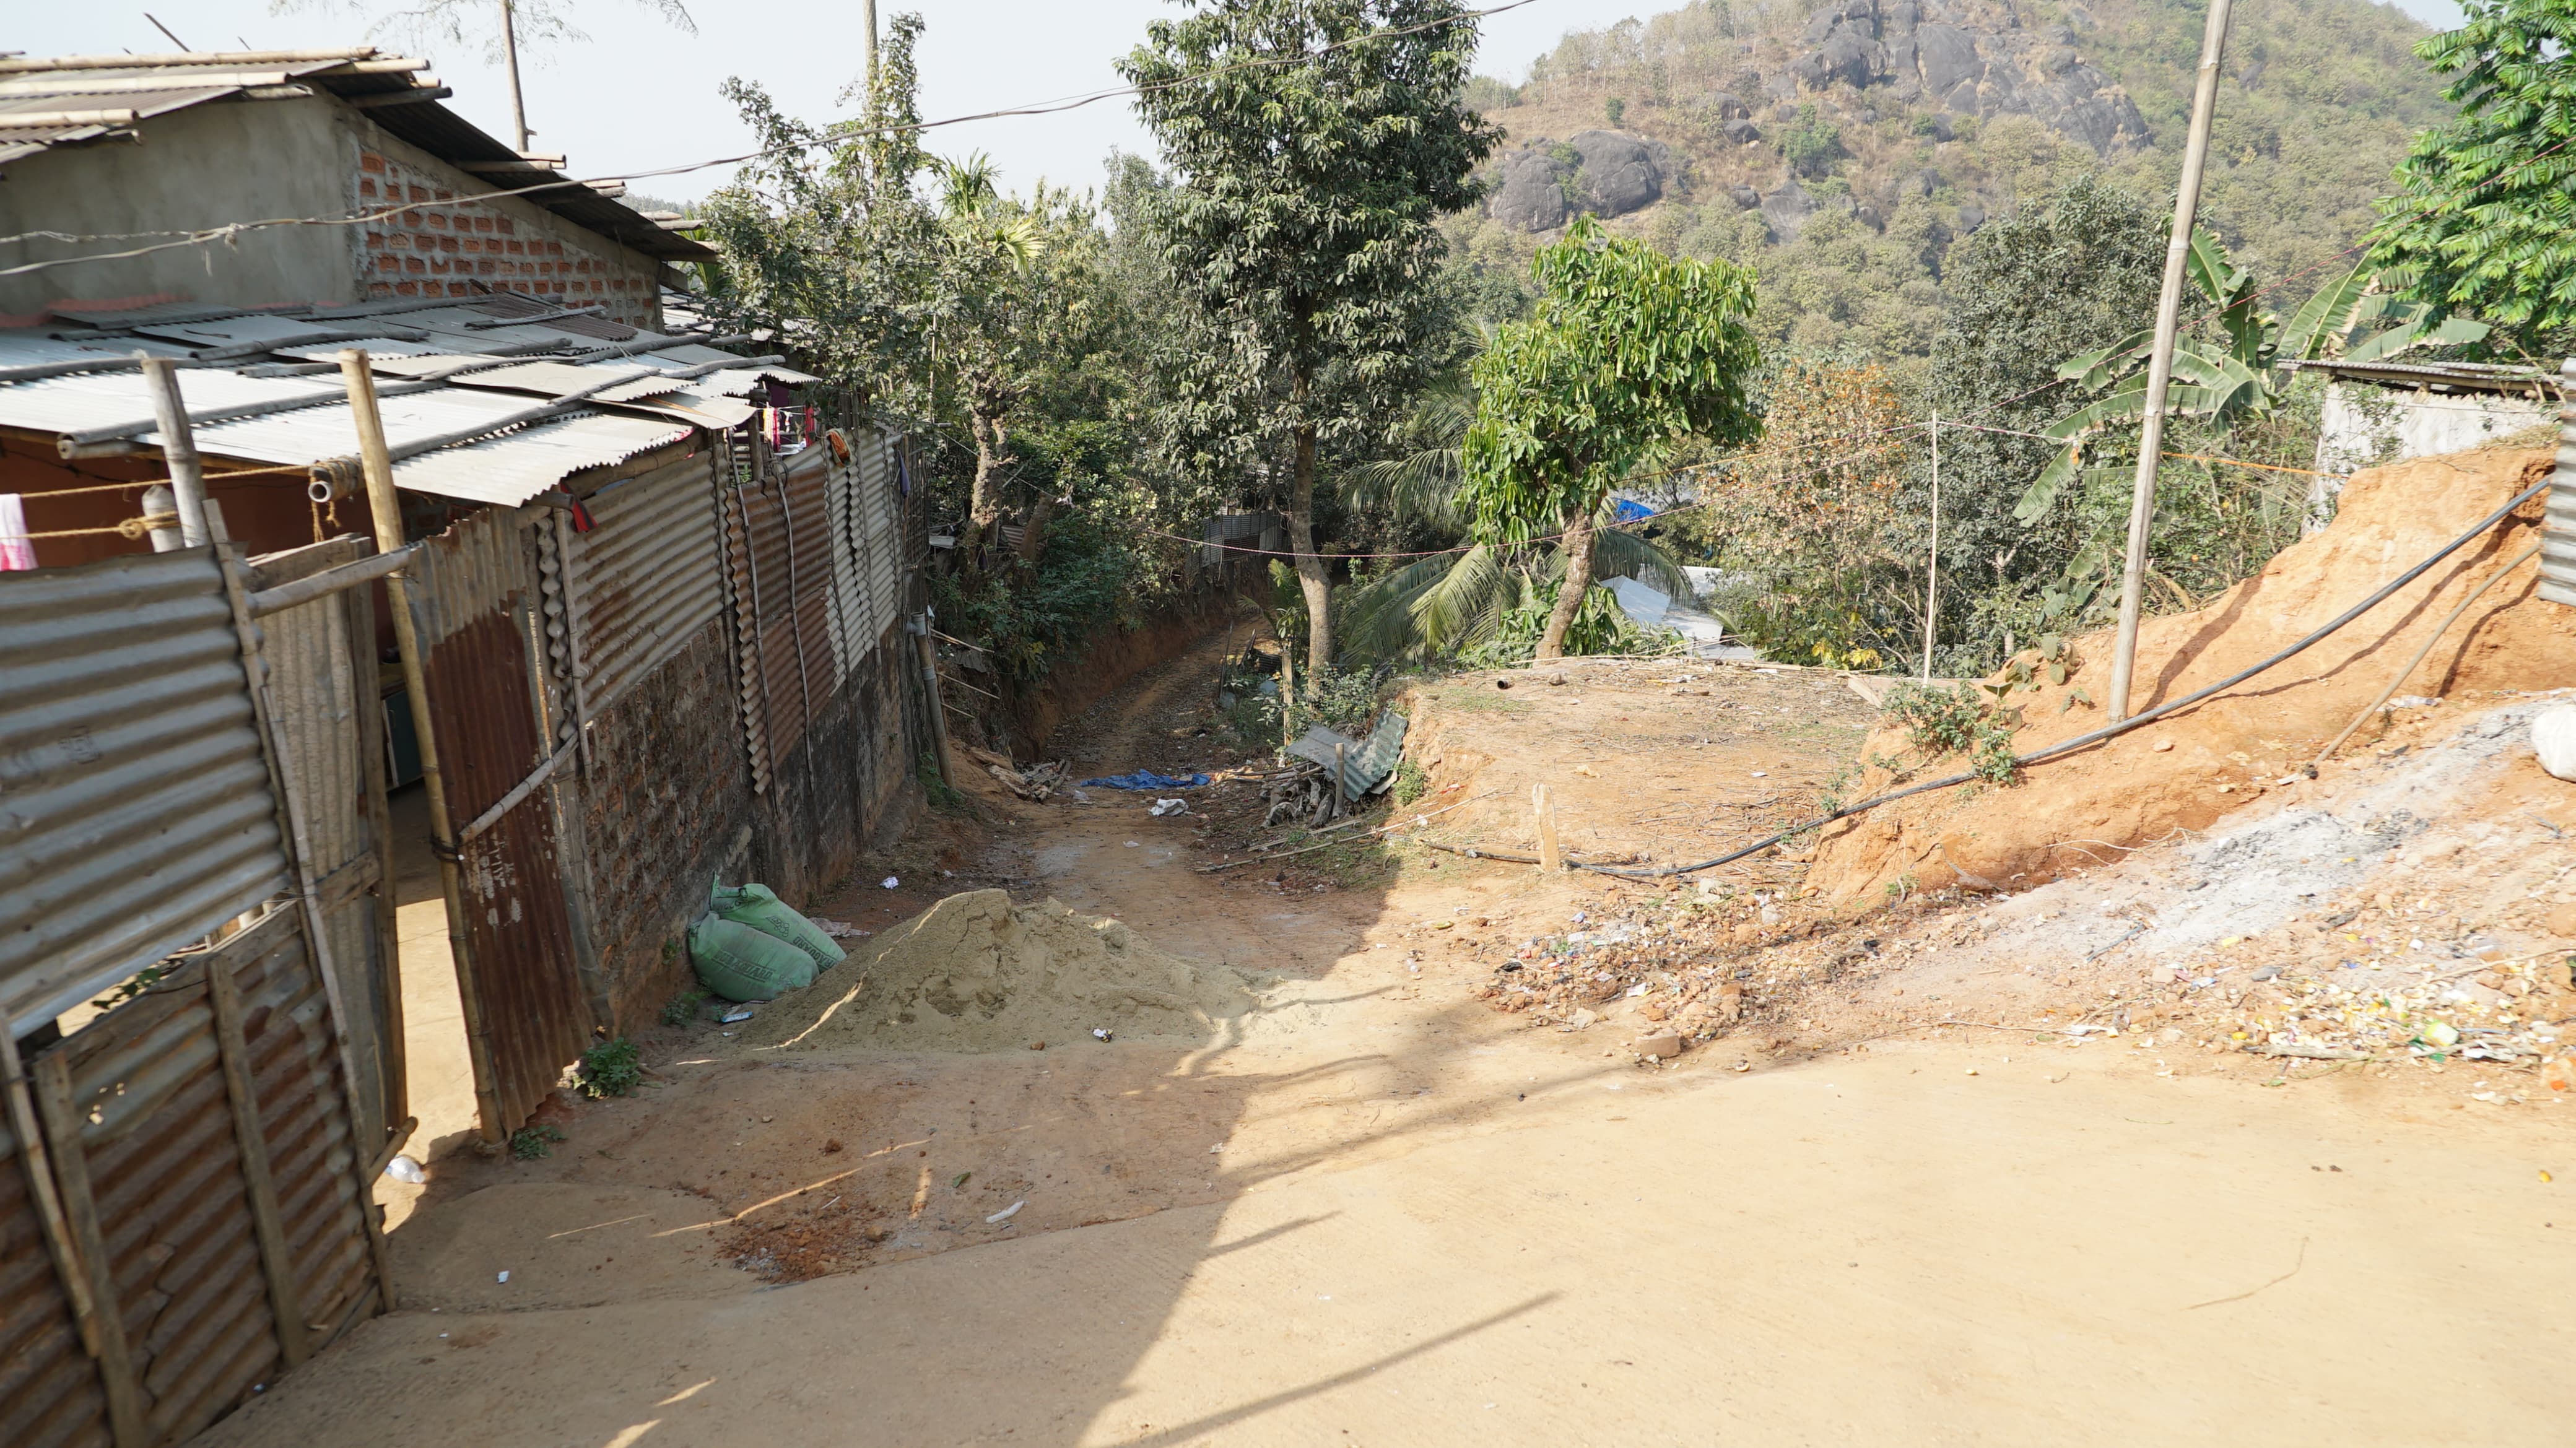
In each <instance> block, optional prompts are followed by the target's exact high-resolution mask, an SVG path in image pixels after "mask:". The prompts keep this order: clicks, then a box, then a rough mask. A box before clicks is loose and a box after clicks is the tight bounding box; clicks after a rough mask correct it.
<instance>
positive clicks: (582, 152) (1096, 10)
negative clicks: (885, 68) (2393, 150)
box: [0, 0, 2459, 198]
mask: <svg viewBox="0 0 2576 1448" xmlns="http://www.w3.org/2000/svg"><path fill="white" fill-rule="evenodd" d="M408 3H409V0H367V3H366V4H365V5H364V6H363V7H362V8H351V7H350V6H349V5H347V4H346V3H341V4H340V5H339V8H328V5H329V0H324V3H318V4H316V3H308V4H307V5H306V6H305V7H304V8H301V9H297V10H293V11H290V12H288V13H285V14H282V15H281V14H277V13H274V12H273V11H272V9H271V7H270V5H269V3H268V0H141V3H135V0H86V3H80V4H59V3H58V4H50V5H43V6H37V5H33V4H26V5H23V6H18V7H13V8H15V9H16V14H15V15H14V16H13V18H12V19H11V21H10V24H9V26H8V31H7V33H6V34H5V35H0V44H5V45H6V46H8V47H9V48H11V49H23V50H25V51H27V52H28V53H30V54H34V55H72V54H92V53H113V52H117V51H134V52H155V51H166V50H168V49H170V43H169V42H168V41H167V40H165V39H163V38H162V36H161V34H160V32H159V31H157V30H155V29H154V28H153V27H152V23H151V21H149V20H147V19H146V18H145V11H146V9H147V8H148V9H149V10H150V12H151V13H152V14H153V15H157V16H159V17H160V19H161V21H162V23H163V24H166V25H167V26H169V27H170V29H171V30H172V31H173V32H175V33H176V34H177V36H178V38H179V39H180V40H181V41H183V42H185V43H186V44H187V46H188V47H189V48H191V49H195V50H229V49H235V48H241V47H245V46H246V47H248V48H251V49H261V50H266V49H277V50H284V49H294V48H300V47H312V46H325V45H336V44H357V43H361V40H362V37H363V36H364V34H365V32H366V28H367V21H366V16H367V15H369V14H385V13H389V12H391V11H395V10H398V9H403V8H407V5H408ZM481 3H482V4H484V5H486V6H488V7H489V8H490V9H492V10H494V11H497V10H498V8H499V0H481ZM1488 3H1492V0H1488ZM1678 3H1679V0H1662V3H1658V0H1644V3H1638V0H1620V3H1609V4H1605V3H1601V0H1532V3H1529V4H1527V5H1524V6H1523V7H1521V8H1520V9H1518V10H1514V11H1511V12H1509V13H1507V14H1503V15H1498V16H1494V17H1491V18H1489V19H1487V20H1486V21H1485V22H1484V25H1485V38H1484V46H1483V50H1482V52H1481V54H1480V56H1479V59H1478V63H1477V69H1479V70H1481V71H1483V72H1485V73H1487V74H1491V75H1501V76H1504V77H1506V78H1509V79H1512V80H1518V79H1519V78H1520V77H1521V76H1522V75H1523V74H1525V73H1526V72H1527V70H1528V69H1529V63H1530V61H1531V60H1532V59H1533V58H1535V57H1536V56H1538V55H1539V54H1541V53H1542V52H1544V51H1546V50H1547V49H1548V48H1550V47H1551V46H1552V45H1554V44H1555V42H1556V39H1557V37H1558V36H1559V35H1562V34H1563V33H1564V32H1565V31H1567V30H1577V29H1590V28H1594V27H1598V26H1603V25H1609V24H1612V23H1615V22H1617V21H1618V20H1620V19H1622V18H1623V17H1626V16H1629V15H1651V14H1654V13H1656V12H1658V11H1661V10H1665V9H1670V8H1673V6H1674V5H1677V4H1678ZM2248 3H2260V0H2248ZM563 4H564V6H565V8H566V9H568V10H569V12H570V14H571V17H572V20H573V22H574V23H575V24H576V25H577V26H579V27H580V28H581V29H582V30H584V31H586V32H588V34H589V36H590V38H589V39H588V40H586V41H578V42H568V43H560V44H556V45H553V46H551V47H548V48H546V49H544V50H542V51H540V52H539V53H537V54H535V55H533V56H529V55H526V54H524V53H523V55H522V63H523V65H524V67H525V69H526V77H527V79H526V88H527V103H528V123H529V125H530V126H531V127H532V128H534V129H535V130H536V132H537V136H536V140H535V142H534V148H535V149H537V150H541V151H560V152H563V153H565V154H566V155H567V156H568V157H569V158H570V165H571V168H572V170H573V171H574V172H575V173H576V174H578V175H583V176H599V175H612V174H619V173H624V172H631V171H639V170H645V169H649V168H655V167H662V166H671V165H681V164H686V163H690V162H696V161H704V160H709V159H712V158H714V157H718V156H724V155H730V154H737V153H739V152H741V151H744V150H747V149H749V147H748V146H747V145H746V144H745V142H746V139H747V137H748V135H749V133H748V131H746V130H745V128H744V127H743V126H742V124H741V123H740V121H738V120H737V119H736V118H735V115H734V112H733V109H732V107H730V106H729V105H727V104H726V103H725V101H724V100H723V98H722V97H720V96H718V95H717V94H716V87H717V85H718V84H719V83H720V82H722V81H723V80H724V78H725V77H727V76H735V75H739V76H745V77H749V78H753V79H756V80H758V81H760V82H761V83H762V84H764V85H766V86H767V87H768V88H769V90H770V92H771V93H772V94H773V95H775V96H776V97H777V98H778V100H779V101H780V103H781V104H782V105H783V106H784V107H785V108H786V109H787V110H788V111H789V112H790V113H792V114H795V115H799V116H803V117H805V118H807V119H811V120H825V119H829V118H831V117H834V116H837V115H841V114H844V113H845V112H844V110H843V108H842V107H840V106H839V104H838V102H837V100H836V97H837V96H838V95H839V93H840V91H841V88H842V87H843V86H844V85H846V84H847V83H848V82H849V81H850V79H851V78H852V77H853V76H855V75H856V74H857V72H858V69H859V46H860V34H861V27H862V23H863V22H862V21H861V20H860V19H859V16H860V13H861V12H860V6H859V4H858V3H857V0H770V3H767V4H763V5H758V6H753V5H745V4H740V3H735V4H718V3H716V0H693V3H691V4H690V7H689V8H690V10H691V11H692V12H693V13H694V14H695V16H696V18H697V24H698V33H697V34H696V35H694V36H692V35H687V34H684V33H682V32H680V31H678V30H676V29H674V28H673V27H672V26H671V25H669V24H668V23H667V22H665V21H664V20H663V19H662V18H661V17H660V15H659V14H657V13H656V12H655V11H654V10H653V9H651V8H649V7H647V6H645V5H643V4H639V3H637V0H563ZM2401 8H2403V9H2404V10H2406V11H2407V12H2408V13H2410V14H2413V15H2416V16H2418V17H2420V18H2422V19H2425V20H2427V21H2430V22H2432V23H2435V24H2444V23H2451V22H2455V21H2456V18H2457V16H2458V13H2459V12H2458V10H2457V8H2456V7H2455V6H2454V5H2453V4H2452V3H2451V0H2404V3H2403V4H2402V6H2401ZM907 9H910V10H918V11H920V12H921V14H922V16H923V17H924V19H925V20H926V21H927V22H928V28H927V29H926V30H925V31H924V33H923V36H922V45H921V78H922V87H921V89H922V97H921V101H922V105H921V108H922V115H923V117H924V118H925V119H930V120H936V119H939V118H942V117H947V116H959V115H967V114H971V113H974V112H978V111H988V110H996V109H1000V108H1003V107H1006V106H1016V105H1025V104H1029V103H1031V102H1039V101H1048V100H1055V99H1058V98H1061V97H1067V96H1074V95H1080V94H1083V93H1086V92H1089V91H1094V90H1104V89H1108V88H1110V87H1113V86H1116V85H1118V84H1119V83H1120V82H1119V80H1118V76H1117V72H1116V71H1115V70H1113V69H1112V68H1111V63H1112V61H1113V60H1115V58H1116V57H1118V56H1120V55H1122V54H1124V53H1126V52H1127V51H1128V50H1129V49H1130V48H1132V47H1133V46H1134V45H1135V44H1136V43H1137V42H1138V41H1139V40H1141V39H1142V38H1143V36H1144V31H1145V26H1146V23H1147V22H1148V21H1150V20H1153V19H1155V18H1156V17H1158V16H1165V15H1175V14H1178V13H1180V11H1179V8H1178V7H1177V6H1176V5H1174V4H1172V3H1170V0H879V4H878V12H879V14H880V16H881V17H888V16H891V15H892V14H893V13H894V12H895V11H897V10H907ZM421 49H423V50H425V51H427V52H428V53H427V55H426V57H425V58H426V59H428V60H430V61H431V62H433V64H434V67H435V69H436V71H437V73H438V76H439V78H440V79H441V80H442V81H444V82H445V83H446V84H448V85H450V86H453V87H455V89H456V97H455V99H453V100H451V101H449V102H448V104H449V105H450V106H452V107H455V108H456V109H458V110H461V111H462V112H464V114H466V115H467V116H469V117H471V118H472V119H473V120H474V121H475V122H476V123H478V124H480V125H482V126H483V127H484V128H485V129H487V130H489V131H491V132H492V133H493V134H494V135H496V136H500V137H501V138H502V139H503V140H505V141H506V140H508V139H509V123H510V105H509V93H508V90H507V87H506V84H505V82H504V80H503V78H502V76H501V72H500V70H499V67H498V66H496V65H493V64H490V63H488V62H487V61H486V59H485V57H484V55H483V53H482V50H481V48H480V47H479V46H476V45H472V44H467V45H457V44H454V43H441V44H438V45H435V46H423V47H421ZM928 144H929V148H930V149H931V151H932V152H933V153H935V154H939V155H948V156H960V155H964V154H965V153H967V152H969V151H975V150H981V151H985V152H988V153H990V154H991V155H992V157H993V159H994V161H995V163H996V164H997V166H998V167H999V169H1000V172H1001V177H1002V180H1003V183H1004V185H1005V186H1006V187H1009V188H1012V189H1025V188H1026V187H1027V186H1028V185H1029V183H1030V182H1032V181H1034V180H1036V179H1037V178H1039V177H1041V176H1043V177H1045V178H1046V179H1048V180H1050V181H1055V182H1059V183H1071V184H1075V185H1082V186H1088V185H1091V184H1094V183H1095V182H1096V181H1097V180H1098V178H1099V176H1100V164H1101V160H1102V158H1104V157H1105V156H1106V155H1107V154H1108V153H1109V151H1110V150H1111V149H1112V148H1113V147H1115V148H1123V149H1126V150H1131V151H1140V152H1145V153H1147V154H1151V146H1150V143H1149V142H1148V140H1147V138H1146V136H1145V133H1144V130H1143V128H1142V127H1141V126H1139V125H1138V124H1137V123H1136V119H1135V115H1134V113H1133V112H1132V111H1131V110H1130V109H1129V108H1128V104H1127V102H1126V101H1125V100H1124V99H1123V98H1120V99H1111V100H1103V101H1097V102H1094V103H1093V104H1091V105H1089V106H1087V107H1084V108H1083V109H1080V110H1076V111H1070V112H1066V113H1062V114H1058V115H1050V116H1041V117H1017V118H1009V119H1002V120H993V121H979V122H973V123H969V124H965V125H959V126H953V127H946V128H942V129H939V130H934V131H932V132H931V133H930V135H929V138H928ZM726 175H727V172H726V171H725V170H724V169H721V168H719V169H712V170H701V171H696V172H693V173H690V174H688V175H683V176H673V177H668V178H664V179H657V180H652V181H639V182H637V183H635V185H636V189H637V190H638V191H643V192H648V193H651V194H654V195H660V196H670V197H681V198H691V197H697V196H702V195H704V194H705V193H706V192H707V191H709V190H711V189H713V188H714V187H716V186H719V185H721V184H723V182H724V180H725V178H726Z"/></svg>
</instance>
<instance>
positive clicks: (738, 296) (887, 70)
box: [702, 14, 944, 404]
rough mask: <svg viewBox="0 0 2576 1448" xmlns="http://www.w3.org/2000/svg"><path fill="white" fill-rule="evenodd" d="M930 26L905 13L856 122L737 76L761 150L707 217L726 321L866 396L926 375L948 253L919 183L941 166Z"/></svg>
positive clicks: (716, 291) (739, 99)
mask: <svg viewBox="0 0 2576 1448" xmlns="http://www.w3.org/2000/svg"><path fill="white" fill-rule="evenodd" d="M920 34H921V17H920V16H919V15H916V14H906V15H899V16H896V17H895V20H894V23H893V25H892V26H890V27H889V28H888V34H887V36H886V44H885V48H884V50H883V51H882V52H881V54H880V56H879V60H878V65H877V77H876V80H877V84H876V85H875V86H874V87H873V88H872V89H871V87H869V86H868V84H867V82H866V81H865V80H861V81H859V82H857V83H854V84H853V85H852V86H851V87H850V89H849V92H848V94H857V95H862V96H864V98H865V100H866V108H865V110H864V111H863V113H862V114H861V116H860V118H859V119H858V120H856V121H851V122H844V123H841V124H838V125H834V126H829V127H816V126H812V125H808V124H806V123H805V122H802V121H799V120H796V119H795V118H793V117H791V116H789V115H787V114H786V113H784V112H783V111H781V110H779V108H778V106H777V103H776V102H775V101H773V100H772V99H771V98H770V96H769V93H768V92H767V91H766V90H764V89H762V88H761V86H760V85H759V83H758V82H755V81H746V80H743V79H741V78H739V77H736V78H733V79H729V80H727V81H726V82H725V83H724V87H723V90H724V94H725V97H726V98H727V99H729V100H731V101H732V102H733V103H734V104H735V106H736V107H738V108H739V109H740V110H741V111H742V115H743V119H744V120H745V121H746V122H748V123H749V124H750V126H751V128H752V133H753V134H754V135H756V136H757V137H759V139H760V143H761V155H760V157H759V158H758V159H757V160H754V161H753V162H751V163H750V164H748V165H746V166H745V167H743V168H742V170H741V171H740V172H738V173H736V176H735V179H734V183H733V184H732V185H730V186H727V187H725V188H724V189H723V190H721V191H718V192H716V193H715V194H714V195H713V196H711V197H709V198H708V200H707V205H706V209H705V211H704V212H703V213H702V214H703V219H704V220H705V222H706V232H705V235H706V238H707V240H708V241H710V242H712V243H713V244H714V245H715V247H716V249H717V250H718V251H719V252H721V253H722V260H720V261H719V262H717V263H714V264H713V265H712V266H711V267H710V268H709V272H710V275H709V276H708V278H707V281H708V290H709V293H710V295H709V298H708V303H709V310H710V311H711V312H712V313H713V314H714V316H715V318H716V320H718V321H720V322H722V323H724V324H726V325H727V326H728V327H729V328H732V329H735V330H741V331H760V332H766V333H768V334H769V335H771V336H775V337H777V338H779V339H781V340H782V341H784V342H785V343H786V344H787V345H788V346H790V347H792V348H794V349H795V351H796V353H797V357H798V360H799V362H800V363H801V364H802V365H804V366H806V367H807V368H808V369H809V370H811V371H814V372H817V373H819V374H821V375H822V376H823V378H824V379H825V380H826V381H828V382H830V383H831V384H833V385H834V386H835V387H838V388H840V389H843V390H844V391H846V392H848V393H849V394H851V395H852V396H854V397H856V398H858V399H861V401H862V402H863V404H875V403H881V402H882V401H883V400H884V399H885V398H886V395H887V394H888V392H889V391H891V390H895V389H899V388H901V387H903V386H905V385H908V383H909V382H910V380H911V379H913V378H916V377H918V376H919V373H920V364H921V362H922V361H923V360H924V358H925V354H926V349H927V342H928V335H929V327H928V325H927V320H926V317H925V311H926V300H925V299H926V298H927V297H928V296H929V294H930V288H931V285H932V282H933V281H934V280H935V278H936V275H937V272H938V268H939V266H940V264H941V263H942V261H943V260H944V246H943V241H942V233H941V228H940V223H939V218H938V217H937V216H936V215H934V214H933V213H932V211H931V209H930V208H929V207H928V206H926V205H924V204H923V203H922V201H921V200H920V198H919V197H917V196H916V195H915V194H914V192H913V180H914V178H915V177H917V176H919V175H920V174H921V173H922V172H923V171H924V170H925V169H926V168H927V167H928V166H929V164H930V162H929V158H928V157H926V156H924V155H923V154H922V151H921V144H920V134H921V133H920V124H921V118H920V114H919V111H918V109H917V106H916V102H915V92H916V89H917V78H916V76H915V73H914V67H913V45H914V42H915V41H916V40H917V39H918V38H919V37H920Z"/></svg>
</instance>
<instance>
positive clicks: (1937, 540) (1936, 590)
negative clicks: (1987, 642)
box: [1923, 412, 1941, 684]
mask: <svg viewBox="0 0 2576 1448" xmlns="http://www.w3.org/2000/svg"><path fill="white" fill-rule="evenodd" d="M1928 562H1929V566H1928V567H1927V568H1926V569H1925V571H1924V574H1923V682H1925V683H1927V684H1928V683H1930V682H1932V634H1933V632H1934V631H1935V630H1936V629H1938V628H1939V627H1940V626H1941V414H1939V413H1937V412H1936V413H1933V414H1932V551H1931V557H1930V559H1929V560H1928Z"/></svg>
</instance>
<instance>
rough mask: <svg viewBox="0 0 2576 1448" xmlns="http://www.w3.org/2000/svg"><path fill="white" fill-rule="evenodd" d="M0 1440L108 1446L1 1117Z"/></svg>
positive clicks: (12, 1137) (30, 1447)
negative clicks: (3, 1247) (3, 1248)
mask: <svg viewBox="0 0 2576 1448" xmlns="http://www.w3.org/2000/svg"><path fill="white" fill-rule="evenodd" d="M0 1245H5V1249H6V1250H0V1443H7V1444H10V1445H11V1448H18V1445H22V1444H23V1445H25V1448H108V1445H109V1444H110V1443H111V1442H112V1441H113V1440H112V1439H111V1438H110V1437H109V1433H108V1423H107V1394H106V1391H105V1390H104V1389H103V1388H101V1387H100V1385H99V1380H98V1371H97V1369H96V1368H95V1367H94V1366H93V1365H92V1364H91V1362H90V1359H89V1355H88V1353H86V1352H84V1351H83V1350H82V1348H81V1338H80V1327H79V1325H78V1324H77V1323H75V1322H74V1321H73V1319H72V1311H71V1304H70V1301H69V1300H68V1299H67V1298H65V1297H64V1296H63V1289H62V1279H61V1277H59V1276H58V1275H56V1273H55V1270H54V1260H53V1255H52V1254H51V1253H50V1252H48V1251H46V1250H45V1247H44V1228H43V1226H42V1224H41V1223H40V1222H39V1221H38V1219H37V1215H36V1204H35V1200H34V1198H33V1196H32V1195H31V1194H30V1193H29V1191H28V1185H27V1172H26V1169H25V1161H24V1159H23V1158H22V1157H21V1156H20V1155H19V1150H18V1138H17V1136H16V1134H15V1133H14V1132H13V1131H12V1130H11V1128H10V1125H9V1118H8V1115H7V1114H6V1113H5V1112H0Z"/></svg>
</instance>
